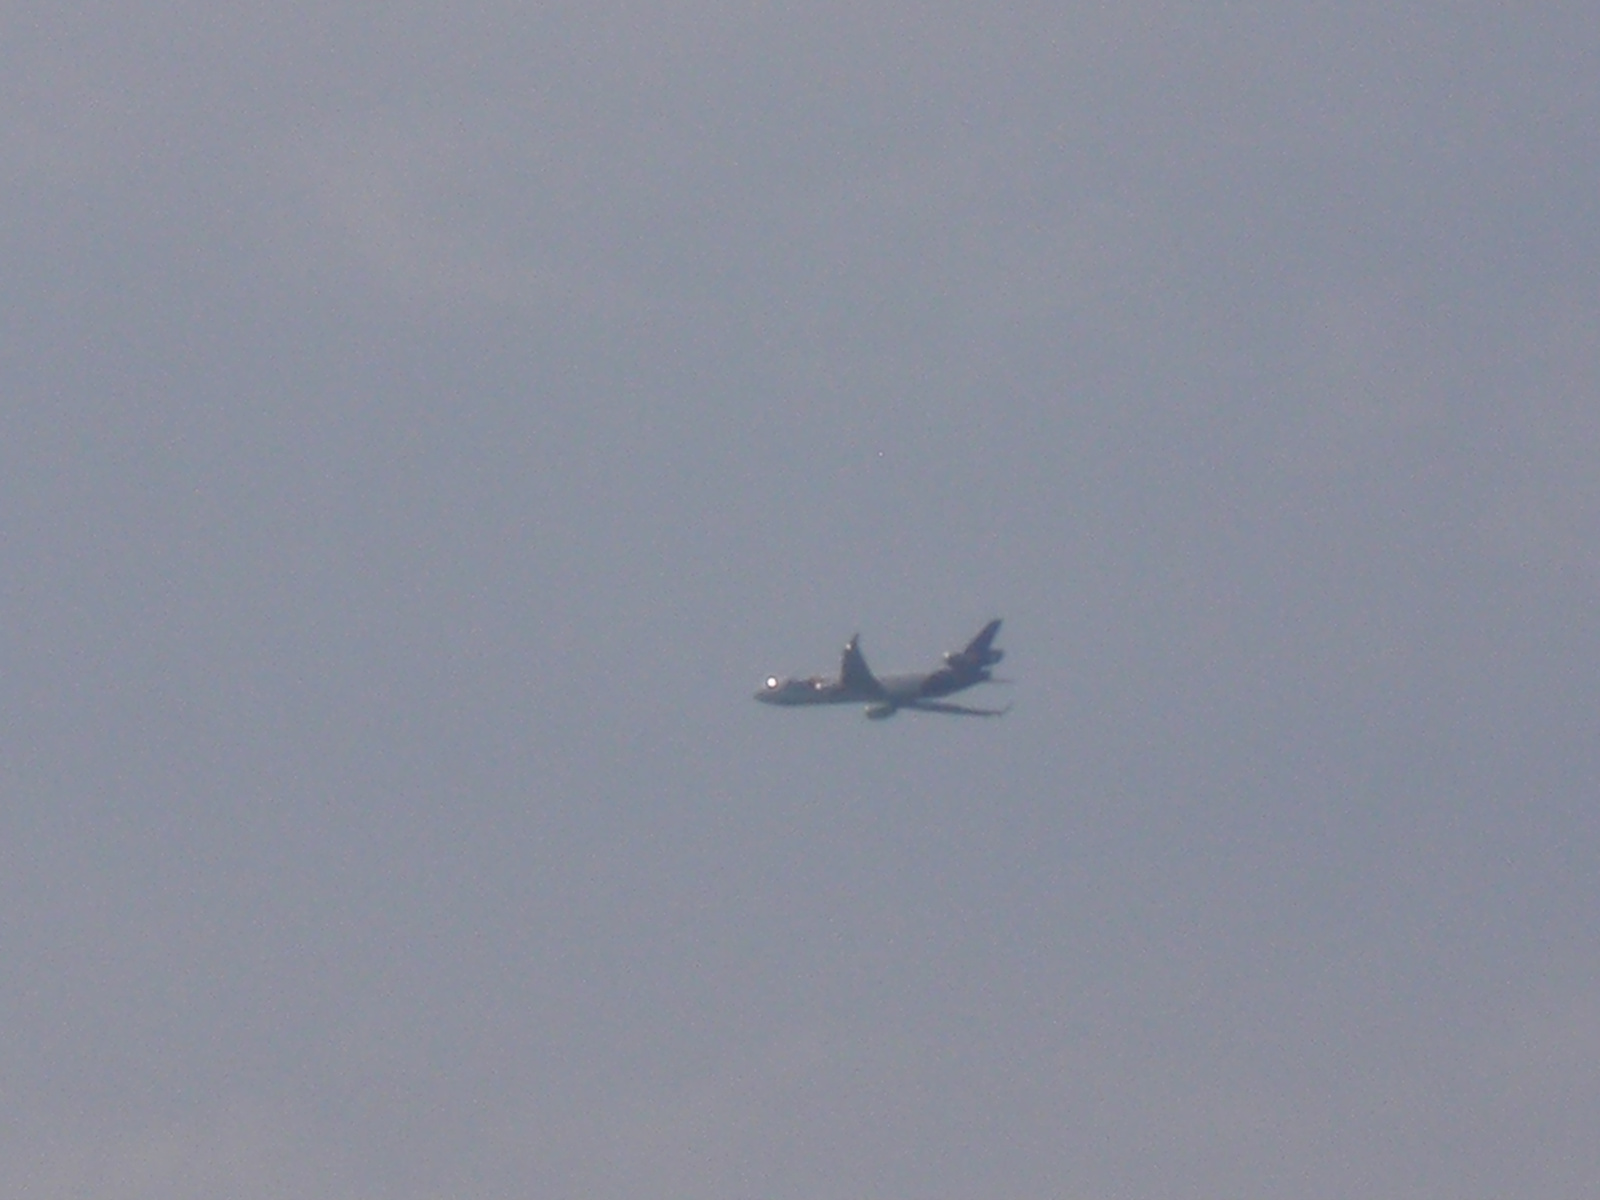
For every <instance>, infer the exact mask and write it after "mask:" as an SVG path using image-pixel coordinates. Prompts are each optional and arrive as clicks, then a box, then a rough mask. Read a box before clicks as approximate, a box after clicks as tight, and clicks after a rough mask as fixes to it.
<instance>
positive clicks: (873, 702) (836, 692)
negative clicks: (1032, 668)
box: [756, 617, 1011, 721]
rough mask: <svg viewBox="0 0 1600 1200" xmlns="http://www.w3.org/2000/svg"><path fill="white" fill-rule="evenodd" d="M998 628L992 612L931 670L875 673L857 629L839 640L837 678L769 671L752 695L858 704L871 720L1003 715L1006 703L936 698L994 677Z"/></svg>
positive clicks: (790, 702)
mask: <svg viewBox="0 0 1600 1200" xmlns="http://www.w3.org/2000/svg"><path fill="white" fill-rule="evenodd" d="M999 630H1000V618H999V617H996V618H995V619H994V620H992V621H990V622H989V623H988V624H987V625H985V626H984V627H983V628H982V629H981V630H979V631H978V636H977V637H975V638H973V639H972V640H971V641H970V642H968V643H967V644H966V646H965V647H964V648H963V649H960V650H951V651H950V652H949V653H947V654H946V655H945V656H944V665H943V666H942V667H939V668H938V669H937V670H934V671H927V672H923V673H920V674H912V675H884V676H881V677H880V676H877V675H874V674H873V673H872V671H871V670H870V669H869V668H868V667H867V660H866V658H865V657H864V656H863V655H862V653H861V644H860V643H861V635H860V634H859V633H858V634H856V635H855V637H853V638H851V639H850V640H849V642H847V643H846V644H845V648H844V657H843V659H842V660H841V661H840V663H839V677H838V678H837V679H826V678H824V677H822V676H820V675H812V676H810V677H808V678H805V679H784V678H780V677H779V676H777V675H769V676H768V677H767V682H766V684H765V685H764V686H763V687H762V689H761V690H760V691H759V692H757V693H756V699H757V700H759V701H761V702H762V703H763V704H777V705H782V706H784V707H789V706H794V705H801V704H864V705H865V706H866V714H867V716H868V717H870V718H872V719H873V720H875V721H881V720H884V719H885V718H887V717H892V716H894V715H895V713H897V712H899V711H900V710H901V709H902V708H905V709H910V710H911V711H912V712H933V713H948V714H951V715H953V716H962V717H1003V716H1005V715H1006V713H1008V712H1010V711H1011V706H1010V705H1009V704H1008V705H1006V706H1005V707H1004V708H969V707H968V706H966V705H964V704H951V703H948V702H946V701H943V700H940V699H939V697H940V696H948V695H951V694H952V693H954V692H959V691H962V690H963V689H965V688H969V687H972V686H973V685H974V684H978V683H987V682H989V681H990V680H991V679H993V678H994V676H993V674H992V673H991V672H990V670H989V668H990V667H992V666H993V665H994V664H995V663H997V662H999V661H1000V660H1001V659H1002V658H1004V657H1005V651H1004V650H996V649H994V635H995V634H996V633H998V632H999Z"/></svg>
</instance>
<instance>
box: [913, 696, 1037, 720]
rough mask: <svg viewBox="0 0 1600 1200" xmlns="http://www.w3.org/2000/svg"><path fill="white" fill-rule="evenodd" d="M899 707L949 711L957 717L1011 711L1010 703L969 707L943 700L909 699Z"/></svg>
mask: <svg viewBox="0 0 1600 1200" xmlns="http://www.w3.org/2000/svg"><path fill="white" fill-rule="evenodd" d="M900 707H901V708H914V709H916V710H917V711H918V712H936V713H949V714H950V715H951V716H957V717H1003V716H1005V715H1006V714H1007V713H1008V712H1010V711H1011V705H1009V704H1008V705H1006V706H1005V707H1004V708H969V707H968V706H967V705H965V704H950V703H948V702H947V701H943V700H909V701H907V702H906V703H904V704H902V705H901V706H900Z"/></svg>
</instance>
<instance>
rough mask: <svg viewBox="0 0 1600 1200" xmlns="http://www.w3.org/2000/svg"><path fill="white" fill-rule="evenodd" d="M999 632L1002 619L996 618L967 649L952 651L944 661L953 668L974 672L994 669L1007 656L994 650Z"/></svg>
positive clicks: (969, 643) (1000, 651)
mask: <svg viewBox="0 0 1600 1200" xmlns="http://www.w3.org/2000/svg"><path fill="white" fill-rule="evenodd" d="M999 632H1000V618H999V617H996V618H995V619H994V620H992V621H990V622H989V623H988V624H987V625H985V626H984V627H983V628H982V629H980V630H979V631H978V636H977V637H975V638H973V639H972V640H971V641H970V642H968V643H967V645H966V648H965V649H962V650H952V651H950V652H949V653H948V654H946V655H945V656H944V661H945V662H946V663H948V664H949V665H950V666H952V667H960V668H966V669H967V670H972V671H976V670H982V669H983V668H984V667H992V666H993V665H994V664H995V663H997V662H999V661H1000V660H1001V659H1002V658H1004V657H1005V656H1006V652H1005V651H1004V650H996V649H994V638H995V634H997V633H999Z"/></svg>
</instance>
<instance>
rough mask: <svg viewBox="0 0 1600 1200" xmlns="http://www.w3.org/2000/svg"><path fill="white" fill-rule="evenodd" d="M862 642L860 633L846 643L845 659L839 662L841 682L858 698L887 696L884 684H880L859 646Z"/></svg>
mask: <svg viewBox="0 0 1600 1200" xmlns="http://www.w3.org/2000/svg"><path fill="white" fill-rule="evenodd" d="M860 641H861V635H860V634H859V633H858V634H856V635H855V637H853V638H851V639H850V641H849V642H848V643H846V645H845V648H844V657H843V658H842V659H841V660H840V662H839V682H840V684H842V685H843V686H844V688H845V689H846V690H847V691H848V692H850V693H852V694H853V695H856V696H861V697H864V698H870V697H873V696H883V695H886V694H887V693H885V692H884V690H883V684H881V683H879V682H878V678H877V676H876V675H874V674H873V673H872V671H871V669H870V668H869V667H868V666H867V660H866V657H865V656H864V655H863V654H862V653H861V647H860V646H859V645H858V644H857V643H859V642H860Z"/></svg>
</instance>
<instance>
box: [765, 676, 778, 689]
mask: <svg viewBox="0 0 1600 1200" xmlns="http://www.w3.org/2000/svg"><path fill="white" fill-rule="evenodd" d="M777 686H778V677H777V676H776V675H768V676H767V687H768V688H775V687H777Z"/></svg>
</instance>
